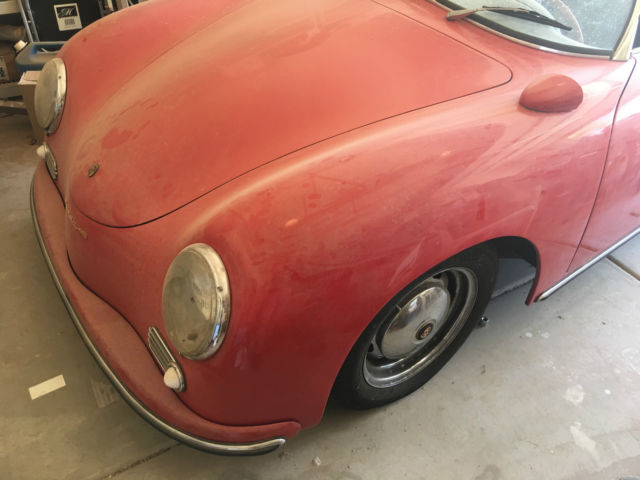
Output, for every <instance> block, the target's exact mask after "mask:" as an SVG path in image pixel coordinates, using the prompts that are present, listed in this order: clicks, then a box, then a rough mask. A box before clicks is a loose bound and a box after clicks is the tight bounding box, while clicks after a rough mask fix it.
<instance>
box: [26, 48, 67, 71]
mask: <svg viewBox="0 0 640 480" xmlns="http://www.w3.org/2000/svg"><path fill="white" fill-rule="evenodd" d="M64 43H65V42H33V43H30V44H29V45H27V46H26V47H24V48H23V49H22V50H20V53H18V55H16V65H17V66H18V73H19V74H20V75H22V74H23V73H24V72H26V71H27V70H42V67H44V64H45V63H47V62H48V61H49V60H51V59H52V58H54V57H55V56H56V55H57V54H58V51H60V49H61V48H62V46H63V45H64Z"/></svg>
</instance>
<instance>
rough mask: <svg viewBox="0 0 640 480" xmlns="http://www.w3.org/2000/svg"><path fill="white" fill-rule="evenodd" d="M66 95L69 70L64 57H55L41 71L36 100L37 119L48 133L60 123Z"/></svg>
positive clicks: (52, 131)
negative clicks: (63, 59)
mask: <svg viewBox="0 0 640 480" xmlns="http://www.w3.org/2000/svg"><path fill="white" fill-rule="evenodd" d="M66 97H67V70H66V68H65V65H64V62H63V61H62V59H60V58H54V59H52V60H49V61H48V62H47V63H46V64H45V66H44V67H43V68H42V71H41V72H40V78H39V79H38V84H37V85H36V91H35V101H34V103H35V112H36V120H37V121H38V124H39V125H40V126H41V127H42V128H44V130H45V131H46V132H47V133H48V134H52V133H54V132H55V131H56V130H57V129H58V125H60V120H61V119H62V111H63V110H64V104H65V101H66Z"/></svg>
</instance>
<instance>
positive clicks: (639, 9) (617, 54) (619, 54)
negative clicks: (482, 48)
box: [428, 0, 640, 61]
mask: <svg viewBox="0 0 640 480" xmlns="http://www.w3.org/2000/svg"><path fill="white" fill-rule="evenodd" d="M428 1H429V2H430V3H433V4H434V5H437V6H438V7H440V8H442V9H443V10H446V11H447V12H451V11H453V9H451V8H449V7H446V6H445V5H443V4H441V3H440V2H439V1H438V0H428ZM638 13H640V0H636V4H635V7H634V10H633V13H632V15H631V21H630V22H629V24H628V25H627V29H626V30H625V33H624V35H623V37H622V40H621V41H620V42H619V43H618V46H617V47H616V49H615V51H614V53H613V54H612V55H611V56H609V55H595V54H588V53H575V52H567V51H564V50H557V49H555V48H549V47H545V46H543V45H538V44H537V43H532V42H527V41H526V40H522V39H520V38H517V37H512V36H511V35H507V34H505V33H502V32H498V31H497V30H494V29H493V28H490V27H488V26H486V25H484V24H482V23H480V22H477V21H475V20H473V19H471V18H466V19H465V21H466V22H468V23H471V24H473V25H475V26H477V27H479V28H481V29H482V30H485V31H487V32H491V33H493V34H495V35H497V36H498V37H501V38H504V39H507V40H510V41H512V42H514V43H517V44H520V45H524V46H526V47H530V48H534V49H536V50H541V51H543V52H548V53H555V54H558V55H565V56H567V57H578V58H592V59H596V60H616V61H627V60H629V58H630V55H631V50H630V47H631V46H632V45H633V40H634V38H635V34H632V35H631V40H630V41H629V38H628V37H629V32H630V31H631V32H632V33H633V32H634V30H633V28H632V25H635V26H636V28H637V25H638ZM625 46H626V47H625ZM625 48H626V49H625ZM625 52H626V56H625Z"/></svg>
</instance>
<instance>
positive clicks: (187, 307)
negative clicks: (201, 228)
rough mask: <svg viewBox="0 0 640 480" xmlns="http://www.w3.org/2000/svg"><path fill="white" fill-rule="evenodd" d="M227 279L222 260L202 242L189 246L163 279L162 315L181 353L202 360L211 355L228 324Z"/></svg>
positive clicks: (229, 305) (171, 337)
mask: <svg viewBox="0 0 640 480" xmlns="http://www.w3.org/2000/svg"><path fill="white" fill-rule="evenodd" d="M230 308H231V299H230V292H229V280H228V278H227V272H226V270H225V268H224V265H223V264H222V260H221V259H220V257H219V256H218V254H217V253H216V252H215V251H214V250H213V248H211V247H209V246H208V245H205V244H202V243H196V244H193V245H189V246H188V247H187V248H185V249H184V250H182V251H181V252H180V253H179V254H178V256H177V257H176V258H175V259H174V260H173V262H172V263H171V266H170V267H169V270H168V271H167V275H166V276H165V278H164V287H163V291H162V317H163V319H164V326H165V330H166V332H167V335H168V336H169V339H170V340H171V343H172V344H173V346H174V347H175V348H176V349H177V350H178V351H179V352H180V354H181V355H183V356H185V357H187V358H190V359H192V360H202V359H205V358H207V357H210V356H211V355H213V354H214V353H215V352H216V350H218V348H220V344H221V343H222V340H223V339H224V335H225V333H226V331H227V326H228V324H229V312H230Z"/></svg>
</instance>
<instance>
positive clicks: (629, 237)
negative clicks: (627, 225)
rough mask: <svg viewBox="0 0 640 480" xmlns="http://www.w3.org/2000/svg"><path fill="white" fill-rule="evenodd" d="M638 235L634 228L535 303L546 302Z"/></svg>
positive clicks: (638, 230) (638, 232) (543, 294)
mask: <svg viewBox="0 0 640 480" xmlns="http://www.w3.org/2000/svg"><path fill="white" fill-rule="evenodd" d="M638 234H640V227H639V228H636V229H635V230H634V231H633V232H631V233H630V234H629V235H627V236H626V237H624V238H623V239H622V240H620V241H619V242H618V243H616V244H615V245H613V246H611V247H609V248H608V249H606V250H605V251H604V252H602V253H601V254H600V255H598V256H597V257H596V258H594V259H593V260H591V261H590V262H589V263H586V264H585V265H583V266H582V267H580V268H579V269H578V270H576V271H575V272H573V273H572V274H570V275H569V276H567V277H565V278H563V279H562V280H560V281H559V282H558V283H556V284H555V285H554V286H553V287H551V288H550V289H548V290H547V291H545V292H543V293H541V294H540V295H539V296H538V298H536V300H535V301H536V302H542V301H543V300H546V299H547V298H549V297H550V296H551V295H553V294H554V293H555V292H556V291H558V290H559V289H560V288H561V287H564V286H565V285H566V284H567V283H569V282H570V281H571V280H573V279H574V278H576V277H577V276H578V275H580V274H581V273H582V272H584V271H585V270H587V269H588V268H589V267H592V266H593V265H595V264H596V263H598V262H599V261H600V260H602V259H603V258H604V257H606V256H607V255H609V254H610V253H611V252H613V251H614V250H616V249H617V248H619V247H621V246H622V245H624V244H625V243H627V242H628V241H629V240H631V239H632V238H633V237H635V236H636V235H638Z"/></svg>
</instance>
